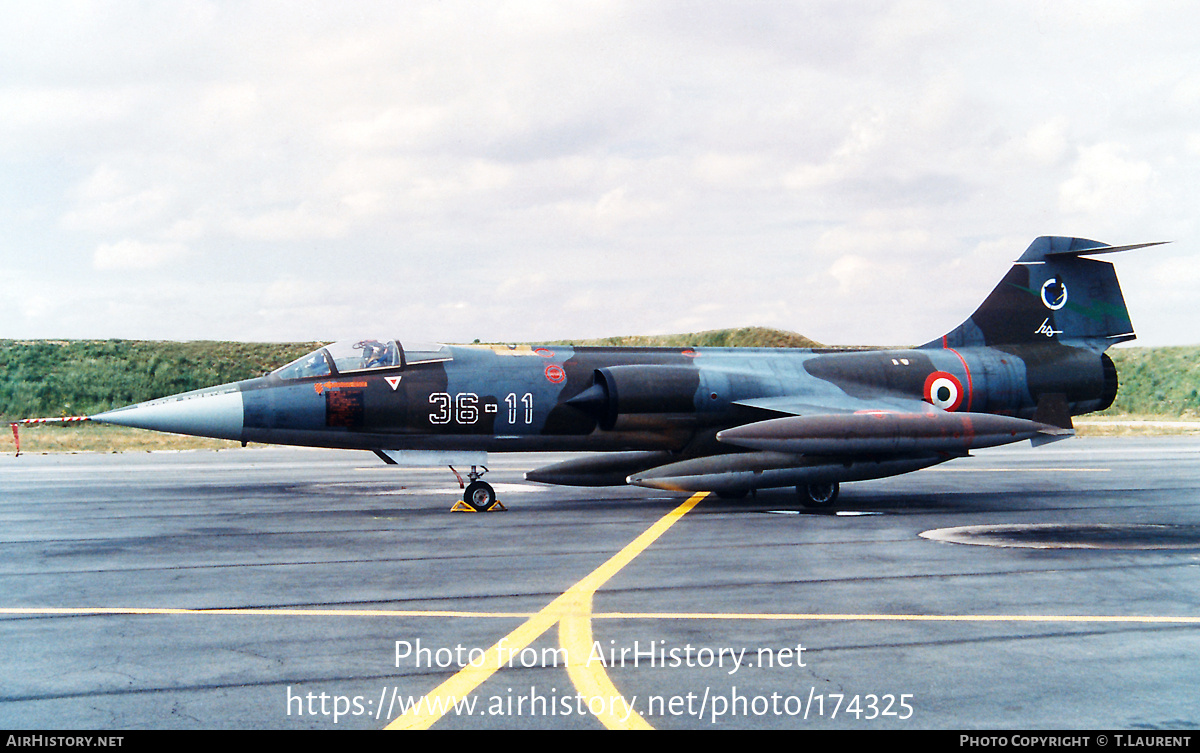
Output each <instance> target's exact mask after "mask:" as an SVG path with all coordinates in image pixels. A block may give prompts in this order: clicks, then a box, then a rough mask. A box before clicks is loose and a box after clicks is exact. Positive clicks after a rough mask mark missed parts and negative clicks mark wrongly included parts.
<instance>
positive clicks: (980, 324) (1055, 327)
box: [91, 237, 1157, 510]
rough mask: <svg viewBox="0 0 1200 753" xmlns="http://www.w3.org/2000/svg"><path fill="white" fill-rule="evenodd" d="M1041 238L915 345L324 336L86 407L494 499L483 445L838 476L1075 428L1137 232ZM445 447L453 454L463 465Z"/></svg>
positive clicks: (1096, 379)
mask: <svg viewBox="0 0 1200 753" xmlns="http://www.w3.org/2000/svg"><path fill="white" fill-rule="evenodd" d="M1151 245H1157V244H1153V243H1143V244H1136V245H1130V246H1110V245H1107V244H1104V243H1099V242H1097V241H1091V240H1086V239H1082V238H1063V237H1041V238H1038V239H1037V240H1035V241H1034V242H1033V244H1032V245H1030V246H1029V248H1028V249H1027V250H1026V251H1025V253H1024V254H1023V255H1022V256H1021V257H1020V259H1018V260H1017V261H1016V262H1015V264H1014V265H1013V267H1012V268H1011V269H1010V270H1009V272H1008V274H1007V275H1006V276H1005V277H1004V279H1003V280H1002V281H1001V282H1000V284H999V285H998V286H997V287H996V288H995V290H993V291H992V292H991V294H990V295H989V296H988V297H987V299H986V300H985V301H984V302H983V304H982V305H981V306H980V307H979V308H978V310H976V311H975V313H974V314H972V315H971V318H969V319H968V320H967V321H966V322H964V323H963V324H962V325H960V326H959V327H957V328H955V329H954V330H953V331H951V332H949V333H948V334H946V335H944V336H942V337H940V338H938V339H937V340H933V341H931V342H928V343H926V344H924V345H921V346H918V347H915V348H904V349H897V350H879V349H866V350H864V349H854V350H850V349H846V350H837V349H773V348H618V347H588V348H583V347H570V346H563V345H545V346H533V347H530V346H521V347H506V346H499V347H496V346H451V345H441V344H431V343H415V342H409V341H405V340H398V339H389V338H377V339H370V338H365V339H359V340H348V341H343V342H336V343H333V344H331V345H327V346H325V347H323V348H319V349H317V350H315V351H313V352H312V353H310V354H308V355H306V356H304V357H303V358H300V359H298V360H296V361H294V362H292V363H290V364H287V365H286V366H283V367H282V368H279V369H277V370H275V371H273V372H271V373H269V374H267V375H266V376H263V377H259V378H256V379H248V380H245V381H241V382H236V383H231V384H225V385H221V386H217V387H211V388H208V389H202V390H197V391H194V392H187V393H184V394H180V395H174V396H171V397H165V398H161V399H158V400H151V401H149V402H144V403H139V404H137V405H133V406H130V407H126V408H120V409H117V410H112V411H108V412H106V413H101V414H99V415H96V416H92V417H91V419H92V420H94V421H98V422H101V423H110V424H121V425H124V426H134V427H140V428H146V429H155V430H159V431H167V432H175V433H179V434H191V435H198V436H206V437H220V438H225V439H234V440H240V441H241V442H243V443H246V442H264V443H273V444H288V445H304V446H314V447H337V448H348V449H359V450H369V451H373V452H374V453H375V454H376V455H378V456H379V457H380V458H381V459H382V460H383V461H384V462H386V463H396V464H403V465H412V466H424V467H428V466H432V465H439V466H450V469H451V470H452V471H454V472H455V474H456V475H458V476H459V482H460V485H463V486H465V492H464V495H463V499H464V502H465V503H466V504H467V505H468V506H470V508H472V509H475V510H488V509H491V508H492V507H493V506H494V505H495V503H496V494H495V491H494V490H493V488H492V487H491V486H490V485H489V484H488V483H487V482H485V481H483V480H482V478H481V477H482V476H483V474H484V473H485V472H487V454H488V453H489V452H519V451H591V452H601V453H604V454H601V455H592V456H588V457H584V458H580V459H573V460H568V461H566V462H560V463H557V464H554V465H549V466H546V467H543V468H538V469H537V470H533V471H530V472H528V473H527V474H526V478H527V479H528V480H530V481H535V482H541V483H546V484H566V485H575V486H607V485H618V484H634V485H637V486H642V487H653V488H658V489H669V490H676V491H688V492H692V491H710V492H715V493H717V494H719V495H721V496H728V497H737V496H742V495H745V494H747V493H749V492H752V491H755V490H758V489H764V488H775V487H785V486H795V487H796V489H797V493H798V495H799V497H800V501H801V503H802V504H805V505H812V506H825V505H831V504H833V502H834V500H835V499H836V498H837V496H838V490H839V485H840V484H841V483H842V482H846V481H858V480H863V479H872V478H881V477H884V476H892V475H896V474H900V473H907V472H909V471H915V470H918V469H921V468H927V467H929V466H933V465H937V464H938V463H944V462H946V461H948V460H952V459H954V458H961V457H966V456H967V455H968V454H969V453H970V451H971V450H974V449H978V448H983V447H992V446H996V445H1003V444H1007V443H1010V442H1017V441H1021V440H1024V439H1029V440H1032V443H1033V444H1034V445H1040V444H1043V443H1046V442H1051V441H1055V440H1058V439H1063V438H1066V437H1068V436H1071V435H1072V434H1073V433H1074V430H1073V428H1072V422H1071V417H1072V416H1075V415H1079V414H1082V413H1088V412H1091V411H1097V410H1103V409H1104V408H1107V407H1108V406H1109V405H1111V404H1112V402H1113V399H1114V398H1115V396H1116V394H1117V372H1116V368H1115V367H1114V366H1113V362H1112V360H1111V359H1110V358H1109V357H1108V355H1106V354H1105V352H1104V351H1105V350H1106V349H1107V348H1108V347H1109V346H1110V345H1112V344H1113V343H1118V342H1122V341H1125V340H1131V339H1133V338H1134V337H1135V335H1134V333H1133V328H1132V325H1131V324H1130V321H1129V313H1128V311H1127V310H1126V307H1125V301H1124V298H1123V297H1122V295H1121V289H1120V287H1119V285H1118V283H1117V277H1116V274H1115V271H1114V269H1113V265H1112V264H1110V263H1108V262H1104V261H1099V260H1096V259H1091V258H1087V257H1090V256H1093V255H1097V254H1106V253H1111V252H1115V251H1124V250H1128V249H1133V248H1141V247H1144V246H1151ZM455 466H458V467H462V468H465V467H466V466H470V468H471V470H470V472H469V473H467V475H468V477H469V480H470V483H469V484H464V483H463V479H462V477H461V475H459V474H458V471H457V470H456V469H455Z"/></svg>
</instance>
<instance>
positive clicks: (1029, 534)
mask: <svg viewBox="0 0 1200 753" xmlns="http://www.w3.org/2000/svg"><path fill="white" fill-rule="evenodd" d="M921 537H922V538H926V539H931V540H933V541H947V542H950V543H953V544H974V545H976V546H1006V547H1023V548H1026V549H1200V526H1192V525H1166V524H1112V525H1106V524H1099V523H1097V524H1091V525H1085V524H1080V525H1072V524H1062V523H1040V524H1024V525H984V526H959V527H957V528H938V529H935V530H932V531H924V532H923V533H921Z"/></svg>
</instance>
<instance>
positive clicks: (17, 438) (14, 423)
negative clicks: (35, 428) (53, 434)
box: [9, 416, 92, 456]
mask: <svg viewBox="0 0 1200 753" xmlns="http://www.w3.org/2000/svg"><path fill="white" fill-rule="evenodd" d="M91 420H92V417H91V416H63V417H62V418H22V419H21V420H20V421H12V422H11V423H9V426H11V427H12V433H13V444H15V445H16V446H17V455H18V456H19V455H20V454H21V434H20V432H19V431H18V430H17V427H18V426H20V425H21V424H65V423H71V422H74V421H91Z"/></svg>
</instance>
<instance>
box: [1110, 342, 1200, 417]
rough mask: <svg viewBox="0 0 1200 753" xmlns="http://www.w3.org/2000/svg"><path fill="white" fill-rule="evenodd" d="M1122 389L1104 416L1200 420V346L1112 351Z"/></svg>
mask: <svg viewBox="0 0 1200 753" xmlns="http://www.w3.org/2000/svg"><path fill="white" fill-rule="evenodd" d="M1108 354H1109V355H1110V356H1112V359H1113V363H1114V364H1116V366H1117V375H1118V378H1119V379H1120V385H1121V387H1120V390H1119V391H1118V392H1117V399H1116V401H1115V402H1114V403H1113V406H1112V407H1111V408H1109V409H1108V410H1107V411H1105V412H1104V413H1103V414H1101V415H1119V414H1139V415H1155V416H1172V417H1182V418H1197V417H1200V394H1198V392H1197V390H1198V389H1200V346H1197V345H1189V346H1185V347H1173V348H1113V349H1112V350H1110V351H1108Z"/></svg>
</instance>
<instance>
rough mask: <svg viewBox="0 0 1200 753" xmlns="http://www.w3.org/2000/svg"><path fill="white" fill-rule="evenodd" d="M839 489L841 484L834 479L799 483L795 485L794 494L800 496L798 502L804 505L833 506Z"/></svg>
mask: <svg viewBox="0 0 1200 753" xmlns="http://www.w3.org/2000/svg"><path fill="white" fill-rule="evenodd" d="M840 491H841V485H840V484H838V482H836V481H829V482H827V483H812V484H801V485H800V486H797V487H796V496H798V497H799V498H800V504H801V505H802V506H804V507H817V508H823V507H833V503H834V502H836V501H837V498H838V492H840Z"/></svg>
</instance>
